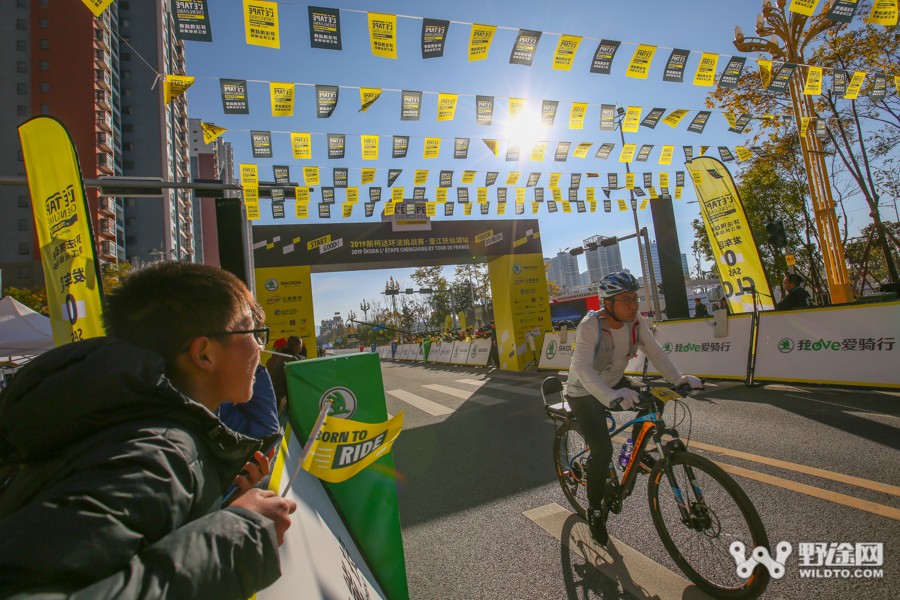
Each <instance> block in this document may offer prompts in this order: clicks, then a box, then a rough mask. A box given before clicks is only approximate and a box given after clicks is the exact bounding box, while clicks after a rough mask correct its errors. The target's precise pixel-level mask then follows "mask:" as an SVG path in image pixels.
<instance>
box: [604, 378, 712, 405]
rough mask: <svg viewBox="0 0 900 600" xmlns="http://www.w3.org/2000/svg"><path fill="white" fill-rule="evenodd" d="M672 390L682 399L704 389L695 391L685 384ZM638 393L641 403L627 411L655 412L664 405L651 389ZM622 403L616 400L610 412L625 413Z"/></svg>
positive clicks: (644, 389) (638, 391) (640, 390)
mask: <svg viewBox="0 0 900 600" xmlns="http://www.w3.org/2000/svg"><path fill="white" fill-rule="evenodd" d="M671 389H673V390H675V392H677V393H678V394H680V395H681V396H682V397H685V396H688V395H690V393H691V392H699V391H700V390H702V389H703V388H700V389H694V388H692V387H691V386H690V385H688V384H686V383H684V384H682V385H677V386H673V387H672V388H671ZM637 393H638V395H639V397H640V402H638V403H637V404H635V405H634V406H632V407H631V408H629V409H627V410H629V411H635V410H637V411H640V410H655V409H656V408H657V405H658V404H662V402H660V401H659V400H658V399H657V398H656V397H655V396H653V394H651V393H650V388H649V387H646V386H645V387H642V388H641V389H639V390H637ZM621 402H622V399H621V398H616V399H615V400H613V401H612V403H611V404H610V407H609V410H610V411H614V412H623V411H625V409H623V408H621V407H620V406H619V405H620V403H621Z"/></svg>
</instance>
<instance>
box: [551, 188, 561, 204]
mask: <svg viewBox="0 0 900 600" xmlns="http://www.w3.org/2000/svg"><path fill="white" fill-rule="evenodd" d="M550 192H551V193H552V194H553V200H554V201H555V202H559V201H560V200H562V190H561V189H559V188H551V190H550Z"/></svg>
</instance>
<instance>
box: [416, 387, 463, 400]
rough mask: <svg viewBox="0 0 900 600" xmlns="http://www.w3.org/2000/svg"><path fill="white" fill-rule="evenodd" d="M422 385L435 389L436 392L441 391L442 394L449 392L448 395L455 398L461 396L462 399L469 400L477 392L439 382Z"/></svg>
mask: <svg viewBox="0 0 900 600" xmlns="http://www.w3.org/2000/svg"><path fill="white" fill-rule="evenodd" d="M422 387H423V388H427V389H429V390H434V391H435V392H441V393H442V394H447V395H448V396H453V397H454V398H460V399H462V400H468V399H469V398H471V397H472V394H474V393H475V392H473V391H466V390H458V389H456V388H452V387H448V386H446V385H441V384H439V383H429V384H427V385H423V386H422Z"/></svg>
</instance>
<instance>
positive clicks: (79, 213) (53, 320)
mask: <svg viewBox="0 0 900 600" xmlns="http://www.w3.org/2000/svg"><path fill="white" fill-rule="evenodd" d="M19 139H20V140H21V143H22V158H23V159H24V161H25V171H26V173H27V177H28V189H29V190H30V193H31V207H32V215H33V217H34V223H35V229H36V233H37V239H38V244H39V247H40V251H39V252H40V257H41V265H42V266H43V270H44V285H45V289H46V293H47V307H48V312H49V314H48V316H49V317H50V329H51V331H52V332H53V342H54V344H55V345H56V346H62V345H63V344H68V343H70V342H78V341H81V340H84V339H87V338H94V337H99V336H102V335H103V322H102V318H101V317H102V312H103V308H102V302H101V295H102V282H101V280H100V273H99V272H98V265H97V259H96V256H95V254H94V252H95V250H94V248H95V243H94V239H93V236H92V235H91V224H90V220H91V217H90V213H89V209H88V204H87V200H86V198H85V193H84V181H83V180H82V175H81V172H80V170H79V168H78V156H77V155H76V152H75V147H74V146H73V144H72V138H71V136H70V135H69V132H68V131H66V128H65V127H64V126H63V124H62V123H60V122H59V121H57V120H56V119H54V118H52V117H35V118H33V119H29V120H28V121H26V122H25V123H23V124H22V125H20V126H19ZM106 200H108V201H110V202H112V199H111V198H101V199H100V201H101V202H103V201H106ZM101 206H102V205H101ZM20 215H21V213H20ZM23 221H24V219H23V220H21V221H19V222H20V223H21V222H23ZM29 222H30V220H29ZM28 237H29V239H30V238H31V234H28ZM104 243H105V242H104ZM113 252H115V248H113ZM21 327H23V328H27V327H28V325H26V324H24V323H23V324H22V325H21ZM4 341H6V340H4ZM84 383H87V382H84Z"/></svg>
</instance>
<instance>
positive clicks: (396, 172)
mask: <svg viewBox="0 0 900 600" xmlns="http://www.w3.org/2000/svg"><path fill="white" fill-rule="evenodd" d="M402 172H403V169H388V178H387V185H388V187H391V186H393V185H394V182H395V181H397V178H398V177H400V173H402Z"/></svg>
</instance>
